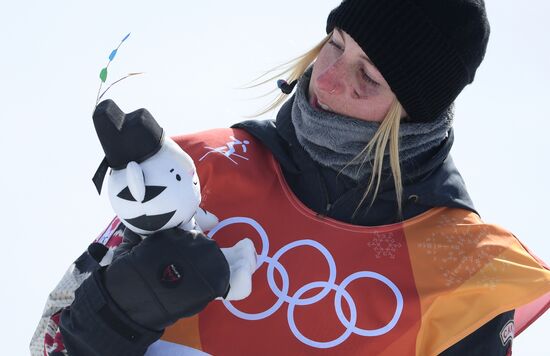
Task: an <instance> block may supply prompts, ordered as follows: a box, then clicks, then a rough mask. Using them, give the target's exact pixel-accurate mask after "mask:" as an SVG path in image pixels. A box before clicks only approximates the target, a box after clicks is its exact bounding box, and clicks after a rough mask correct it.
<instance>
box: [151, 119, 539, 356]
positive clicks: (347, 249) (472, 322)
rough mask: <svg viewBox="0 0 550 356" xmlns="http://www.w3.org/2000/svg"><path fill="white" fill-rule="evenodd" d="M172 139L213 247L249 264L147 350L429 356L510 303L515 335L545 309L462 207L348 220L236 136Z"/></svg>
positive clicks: (516, 250) (529, 271)
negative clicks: (301, 196)
mask: <svg viewBox="0 0 550 356" xmlns="http://www.w3.org/2000/svg"><path fill="white" fill-rule="evenodd" d="M175 140H176V142H178V144H180V145H181V146H182V147H183V148H184V149H185V150H186V152H188V153H189V154H190V155H191V156H192V157H193V159H194V160H195V164H196V166H197V170H198V173H199V177H200V179H201V186H202V195H203V200H202V206H203V207H204V208H205V209H206V210H208V211H210V212H212V213H213V214H215V215H216V216H217V217H218V219H219V220H220V223H219V224H218V226H216V227H215V228H214V229H213V230H211V231H210V232H209V233H208V235H209V236H210V237H211V238H212V239H214V240H216V241H217V242H218V243H219V245H220V246H221V247H228V246H232V245H234V244H235V243H236V242H237V241H239V240H241V239H243V238H245V237H248V238H250V239H251V240H252V241H253V242H254V244H255V246H256V250H257V252H258V256H259V261H258V262H259V268H258V270H257V271H256V272H255V274H254V276H253V289H252V294H251V295H250V296H249V297H248V298H246V299H245V300H243V301H239V302H225V301H214V302H212V303H210V305H209V306H208V307H207V308H206V309H205V310H204V311H203V312H201V313H200V314H199V315H196V316H194V317H191V318H186V319H181V320H180V321H179V322H178V323H176V324H175V325H173V326H172V327H170V328H168V329H167V330H166V332H165V333H164V335H163V337H162V340H161V341H159V342H157V343H156V344H154V345H153V347H152V348H151V349H150V351H149V352H150V354H160V353H162V350H168V349H170V350H174V351H173V352H174V353H173V354H179V353H177V351H176V350H187V351H190V350H191V349H189V348H188V347H190V348H194V349H196V350H201V351H203V352H206V353H210V354H214V355H281V354H292V355H295V354H302V355H305V354H307V355H309V354H326V355H357V354H363V355H435V354H438V353H440V352H442V351H443V350H445V349H446V348H448V347H449V346H451V345H453V344H455V343H456V342H458V341H460V340H461V339H463V338H464V337H466V336H467V335H468V334H470V333H471V332H473V331H474V330H476V329H477V328H479V327H480V326H482V325H483V324H485V323H486V322H488V321H489V320H491V319H493V318H494V317H495V316H497V315H499V314H501V313H503V312H505V311H508V310H512V309H516V310H517V312H516V321H515V323H516V333H517V332H518V330H519V331H521V330H522V329H523V328H524V327H525V326H526V325H528V324H529V323H530V322H531V321H532V320H534V319H535V318H536V317H537V316H539V315H540V314H542V312H544V311H545V310H546V309H547V308H548V302H549V300H550V272H549V271H548V270H547V269H546V268H545V267H544V265H543V264H542V262H540V261H537V259H536V258H535V257H533V256H531V254H530V253H529V252H528V251H527V250H526V249H525V248H524V247H523V246H522V245H521V243H520V242H519V241H518V240H517V239H516V238H515V237H514V236H513V235H512V234H511V233H509V232H507V231H506V230H504V229H502V228H500V227H497V226H493V225H487V224H484V223H483V222H482V221H481V220H480V218H479V217H478V216H477V215H476V214H474V213H471V212H469V211H466V210H461V209H449V208H434V209H431V210H429V211H427V212H426V213H424V214H421V215H419V216H417V217H415V218H413V219H410V220H407V221H405V222H403V223H397V224H393V225H385V226H376V227H364V226H355V225H350V224H347V223H343V222H339V221H336V220H333V219H330V218H326V217H322V216H318V215H317V214H316V213H315V212H313V211H311V210H309V209H308V208H307V207H306V206H304V205H303V204H302V203H301V202H300V201H299V200H298V199H297V198H296V197H295V196H294V194H293V193H292V191H291V190H290V189H289V187H288V186H287V184H286V182H285V180H284V177H283V175H282V173H281V169H280V167H279V165H278V163H277V162H276V161H275V159H274V158H273V156H272V155H271V153H270V152H269V151H268V150H267V149H266V148H265V147H264V146H263V145H262V144H261V143H260V142H259V141H257V140H256V139H254V138H253V137H252V136H250V135H249V134H248V133H246V132H245V131H242V130H238V129H218V130H211V131H207V132H202V133H199V134H195V135H188V136H179V137H176V138H175ZM529 303H531V305H530V306H529V308H528V309H525V310H527V311H528V312H526V313H525V312H524V310H523V309H522V306H525V305H527V304H529ZM179 345H186V347H183V346H179ZM187 351H186V352H187Z"/></svg>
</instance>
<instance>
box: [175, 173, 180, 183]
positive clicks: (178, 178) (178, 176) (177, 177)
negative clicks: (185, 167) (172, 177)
mask: <svg viewBox="0 0 550 356" xmlns="http://www.w3.org/2000/svg"><path fill="white" fill-rule="evenodd" d="M176 179H177V180H178V182H179V181H180V180H181V176H180V175H179V174H176Z"/></svg>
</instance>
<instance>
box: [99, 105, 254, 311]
mask: <svg viewBox="0 0 550 356" xmlns="http://www.w3.org/2000/svg"><path fill="white" fill-rule="evenodd" d="M93 120H94V126H95V129H96V132H97V135H98V137H99V140H100V141H101V145H102V146H103V151H104V152H105V158H104V160H103V161H102V162H101V164H100V166H99V168H98V170H97V172H96V174H95V175H94V177H93V179H92V180H93V182H94V184H95V186H96V188H97V191H98V193H101V186H102V183H103V179H104V176H105V174H106V173H107V170H108V168H109V167H110V168H111V171H110V173H109V176H108V178H107V180H108V195H109V199H110V202H111V205H112V207H113V209H114V211H115V213H116V215H117V216H118V217H119V218H120V220H121V221H122V222H123V223H124V225H125V226H126V228H127V229H129V230H131V231H132V232H134V233H136V234H138V235H140V236H141V237H142V238H146V237H148V236H149V235H152V234H154V233H155V232H157V231H160V230H166V229H170V228H180V229H183V230H198V231H208V230H210V229H212V228H213V227H214V226H215V225H216V224H217V223H218V219H217V218H216V216H215V215H214V214H212V213H209V212H207V211H205V210H203V209H202V208H200V207H199V204H200V202H201V192H200V182H199V177H198V175H197V171H196V169H195V164H194V163H193V160H192V159H191V157H190V156H189V155H188V154H187V153H186V152H185V151H183V149H182V148H181V147H180V146H179V145H178V144H177V143H175V142H174V141H173V140H172V139H171V138H169V137H167V136H166V135H165V134H164V130H163V129H162V127H160V126H159V124H158V123H157V122H156V120H155V119H154V118H153V116H152V115H151V114H150V113H149V112H148V111H147V110H146V109H139V110H136V111H133V112H131V113H128V114H125V113H124V112H122V110H120V108H119V107H118V106H117V105H116V104H115V102H114V101H112V100H104V101H102V102H101V103H99V104H98V105H97V107H96V109H95V111H94V114H93ZM221 250H222V252H223V253H224V256H225V257H226V259H227V262H228V264H229V268H230V273H231V275H230V285H231V288H230V291H229V294H228V295H227V296H226V298H225V299H227V300H239V299H243V298H245V297H247V296H248V295H249V294H250V292H251V288H252V286H251V277H252V273H253V272H254V270H255V268H256V250H255V248H254V245H253V243H252V241H251V240H250V239H243V240H241V241H239V242H238V243H237V244H236V245H235V246H233V247H231V248H224V249H221Z"/></svg>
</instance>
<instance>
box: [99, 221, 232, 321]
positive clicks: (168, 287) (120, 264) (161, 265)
mask: <svg viewBox="0 0 550 356" xmlns="http://www.w3.org/2000/svg"><path fill="white" fill-rule="evenodd" d="M102 272H103V282H104V286H105V288H106V289H107V291H108V293H109V294H110V296H111V297H112V299H113V300H114V301H115V303H116V304H117V305H118V306H119V307H120V308H121V309H122V310H123V311H124V312H125V313H126V315H127V316H128V317H130V318H131V319H132V320H133V321H135V322H136V323H138V324H140V325H142V326H144V327H147V328H150V329H154V330H161V329H164V328H165V327H167V326H168V325H170V324H172V323H174V322H176V321H177V320H178V319H180V318H182V317H187V316H191V315H194V314H196V313H198V312H199V311H201V310H202V309H204V308H205V307H206V305H207V304H208V303H209V302H210V301H212V300H214V299H215V298H218V297H222V298H224V297H225V296H226V295H227V293H228V292H229V281H230V267H229V264H228V262H227V260H226V258H225V256H224V254H223V253H222V251H221V250H220V248H219V247H218V245H217V244H216V242H215V241H213V240H211V239H209V238H207V237H206V236H204V235H203V234H202V233H198V232H196V231H184V230H181V229H178V228H173V229H169V230H163V231H159V232H157V233H155V234H154V235H152V236H150V237H148V238H146V239H145V240H144V241H142V242H140V243H139V244H137V245H136V246H135V247H133V248H132V249H130V251H129V252H126V253H123V254H121V255H120V256H118V258H116V259H115V260H114V261H113V263H112V264H111V265H109V266H108V267H107V268H106V269H104V270H103V271H102Z"/></svg>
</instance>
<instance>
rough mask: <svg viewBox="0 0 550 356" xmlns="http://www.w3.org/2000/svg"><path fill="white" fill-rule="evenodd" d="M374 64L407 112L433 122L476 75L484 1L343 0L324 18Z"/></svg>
mask: <svg viewBox="0 0 550 356" xmlns="http://www.w3.org/2000/svg"><path fill="white" fill-rule="evenodd" d="M334 27H338V28H340V29H342V30H344V31H345V32H347V33H348V34H349V35H350V36H351V37H352V38H353V39H354V40H355V41H356V42H357V43H358V44H359V46H361V48H362V49H363V51H364V52H365V53H366V54H367V55H368V56H369V58H370V59H371V60H372V61H373V63H374V64H375V65H376V67H377V68H378V70H379V71H380V73H382V76H383V77H384V78H385V79H386V81H387V82H388V84H389V85H390V87H391V89H392V91H393V92H394V93H395V95H396V96H397V99H398V100H399V102H400V103H401V105H403V107H404V108H405V110H406V111H407V114H408V115H409V117H410V118H411V119H412V120H414V121H431V120H434V119H435V118H437V117H438V116H440V114H441V113H442V112H443V111H444V110H445V109H446V108H447V107H448V106H449V105H450V104H451V103H452V102H453V101H454V100H455V98H456V97H457V96H458V94H459V93H460V92H461V91H462V89H463V88H464V87H465V86H466V85H467V84H469V83H471V82H472V81H473V80H474V76H475V72H476V69H477V67H478V66H479V64H480V63H481V61H482V60H483V57H484V56H485V49H486V48H487V41H488V39H489V32H490V28H489V22H488V21H487V14H486V12H485V4H484V2H483V0H344V1H342V3H341V4H340V5H339V6H338V7H337V8H335V9H334V10H332V12H331V13H330V14H329V16H328V19H327V33H330V32H331V31H332V30H333V29H334Z"/></svg>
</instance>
